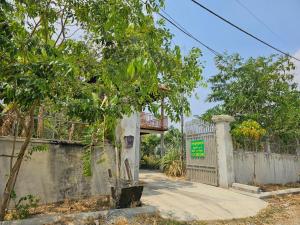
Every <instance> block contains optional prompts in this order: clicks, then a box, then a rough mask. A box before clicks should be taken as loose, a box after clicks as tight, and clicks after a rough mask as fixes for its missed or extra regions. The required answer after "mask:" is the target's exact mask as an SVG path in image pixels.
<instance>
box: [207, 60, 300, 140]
mask: <svg viewBox="0 0 300 225" xmlns="http://www.w3.org/2000/svg"><path fill="white" fill-rule="evenodd" d="M216 66H217V68H218V70H219V72H218V74H216V75H215V76H213V77H212V78H210V79H209V83H210V84H211V90H212V91H211V93H210V94H209V96H208V101H209V102H216V103H218V105H217V106H215V107H214V108H212V109H209V110H208V111H207V112H206V113H204V115H202V116H201V117H202V118H204V119H206V120H210V119H211V116H212V115H215V114H229V115H232V116H234V117H235V118H236V120H237V123H240V122H242V121H245V120H254V121H256V122H258V123H259V124H260V125H261V126H262V127H263V128H264V129H266V131H267V134H268V135H273V136H280V137H283V138H295V137H298V136H299V135H300V94H299V89H298V88H297V84H296V83H295V82H294V77H293V70H294V68H295V67H294V64H293V63H292V62H291V61H290V59H289V58H286V57H278V56H275V55H272V56H270V57H258V58H249V59H247V60H243V59H242V58H241V57H240V56H239V55H237V54H235V55H229V56H225V57H217V58H216Z"/></svg>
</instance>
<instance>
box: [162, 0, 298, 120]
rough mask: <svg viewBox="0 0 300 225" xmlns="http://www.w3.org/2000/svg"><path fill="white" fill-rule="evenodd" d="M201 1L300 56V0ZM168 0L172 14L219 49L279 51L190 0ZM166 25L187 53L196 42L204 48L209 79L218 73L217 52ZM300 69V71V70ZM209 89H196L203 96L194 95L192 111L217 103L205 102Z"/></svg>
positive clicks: (260, 52) (261, 52) (247, 54)
mask: <svg viewBox="0 0 300 225" xmlns="http://www.w3.org/2000/svg"><path fill="white" fill-rule="evenodd" d="M198 1H199V2H200V3H202V4H204V5H205V6H207V7H208V8H210V9H211V10H213V11H215V12H217V13H218V14H219V15H221V16H223V17H225V18H227V19H228V20H230V21H231V22H233V23H235V24H236V25H238V26H240V27H242V28H244V29H246V30H247V31H249V32H250V33H252V34H255V35H256V36H258V37H260V38H261V39H263V40H265V41H267V42H269V43H271V44H272V45H274V46H276V47H278V48H280V49H282V50H284V51H287V52H289V53H290V54H292V55H297V56H298V57H299V58H300V0H285V1H282V0H251V1H250V0H248V1H246V0H198ZM237 1H240V2H241V3H242V4H244V5H245V6H247V8H249V9H250V10H251V11H252V12H253V13H254V14H255V15H256V16H257V17H259V18H260V19H261V20H262V21H263V22H264V23H265V24H267V25H268V27H270V28H271V29H272V31H273V32H274V33H276V35H275V34H273V33H272V32H271V31H269V30H268V29H267V28H266V27H265V26H264V25H263V24H261V23H259V22H258V21H257V20H256V19H255V18H254V17H253V16H252V15H251V14H249V13H248V12H247V11H246V10H245V9H244V8H242V7H241V6H240V5H239V4H238V2H237ZM165 3H166V5H165V6H166V7H165V11H166V12H167V13H168V14H170V15H171V16H172V17H173V18H174V19H175V20H176V21H177V22H179V23H180V24H181V25H183V26H184V27H185V28H186V29H187V30H188V31H189V32H190V33H192V34H193V35H194V36H196V37H197V38H198V39H200V40H201V41H202V42H204V43H205V44H207V45H209V46H210V47H212V48H213V49H215V50H217V51H218V52H221V53H222V52H224V51H227V52H228V53H236V52H237V53H239V54H240V55H241V56H242V57H244V58H247V57H251V56H252V57H257V56H260V55H270V54H272V53H276V52H274V50H272V49H270V48H268V47H267V46H264V45H262V44H260V43H259V42H257V41H255V40H254V39H252V38H250V37H248V36H246V35H245V34H243V33H241V32H240V31H238V30H236V29H235V28H233V27H231V26H229V25H228V24H225V23H224V22H222V21H221V20H220V19H218V18H216V17H214V16H212V15H211V14H209V13H208V12H206V11H204V10H203V9H202V8H200V7H198V6H196V5H195V4H194V3H192V1H190V0H166V2H165ZM166 25H167V27H169V29H170V31H171V32H172V33H173V34H174V35H175V37H174V40H173V42H174V44H176V45H179V46H180V47H181V49H182V50H183V52H184V53H187V52H188V51H189V50H190V49H191V48H192V47H194V46H196V47H200V49H201V50H202V52H203V57H202V58H201V61H202V62H203V64H204V66H205V68H204V71H203V76H204V78H205V79H207V78H209V77H210V76H212V75H214V74H216V69H215V66H214V55H213V54H212V53H210V52H209V51H208V50H206V49H205V48H204V47H202V46H200V45H199V44H198V43H197V42H195V41H194V40H192V39H190V38H189V37H187V36H185V35H184V34H183V33H181V32H180V31H178V30H177V29H176V28H174V27H172V25H170V24H168V23H167V22H166ZM299 67H300V65H299ZM298 71H299V72H300V70H298ZM299 78H300V76H299V77H298V79H299ZM299 81H300V79H299ZM209 91H210V90H209V88H207V89H205V88H198V89H197V90H196V92H197V93H198V95H199V96H200V99H199V100H197V99H196V98H191V99H190V103H191V109H192V115H199V114H201V113H203V112H205V111H206V110H207V109H208V108H209V107H211V106H212V105H213V104H209V103H206V102H205V98H206V96H207V94H208V93H209Z"/></svg>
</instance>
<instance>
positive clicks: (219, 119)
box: [212, 115, 235, 123]
mask: <svg viewBox="0 0 300 225" xmlns="http://www.w3.org/2000/svg"><path fill="white" fill-rule="evenodd" d="M212 121H213V122H215V123H220V122H228V123H231V122H233V121H235V119H234V117H232V116H229V115H215V116H212Z"/></svg>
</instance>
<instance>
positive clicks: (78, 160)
mask: <svg viewBox="0 0 300 225" xmlns="http://www.w3.org/2000/svg"><path fill="white" fill-rule="evenodd" d="M22 141H23V140H22V139H17V142H16V149H19V148H20V146H21V144H22ZM41 144H43V145H48V151H46V152H35V153H33V155H32V156H31V159H25V160H24V161H23V164H22V166H21V170H20V173H19V176H18V180H17V183H16V187H15V192H16V194H17V196H18V197H22V196H25V195H28V194H32V195H35V196H37V197H39V198H40V203H41V204H43V203H52V202H58V201H62V200H64V199H65V198H69V199H78V198H82V197H89V196H95V195H109V194H110V184H109V179H108V172H107V171H108V169H109V168H110V169H112V170H113V171H114V160H113V159H114V149H113V148H112V147H111V146H110V145H108V144H107V145H105V147H104V148H96V149H95V150H94V151H93V152H92V162H91V165H92V176H91V177H85V176H84V175H83V162H82V154H83V152H84V148H83V146H82V145H78V144H63V143H51V142H49V141H43V140H33V141H32V142H31V146H33V145H41ZM12 145H13V140H12V138H9V137H2V138H0V155H1V154H7V155H11V150H12ZM9 161H10V159H9V158H7V157H0V193H1V194H2V193H3V190H4V188H5V183H6V182H5V181H6V180H7V175H8V174H9ZM0 198H1V197H0ZM0 200H1V199H0Z"/></svg>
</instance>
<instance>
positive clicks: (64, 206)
mask: <svg viewBox="0 0 300 225" xmlns="http://www.w3.org/2000/svg"><path fill="white" fill-rule="evenodd" d="M109 206H110V196H97V197H92V198H85V199H81V200H65V201H64V202H58V203H53V204H46V205H39V206H37V207H36V208H30V209H29V217H33V216H37V215H50V214H58V213H62V214H70V213H77V212H92V211H101V210H106V209H109ZM14 213H16V212H15V211H14V210H12V211H10V212H9V213H7V215H6V220H11V219H13V214H14Z"/></svg>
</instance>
